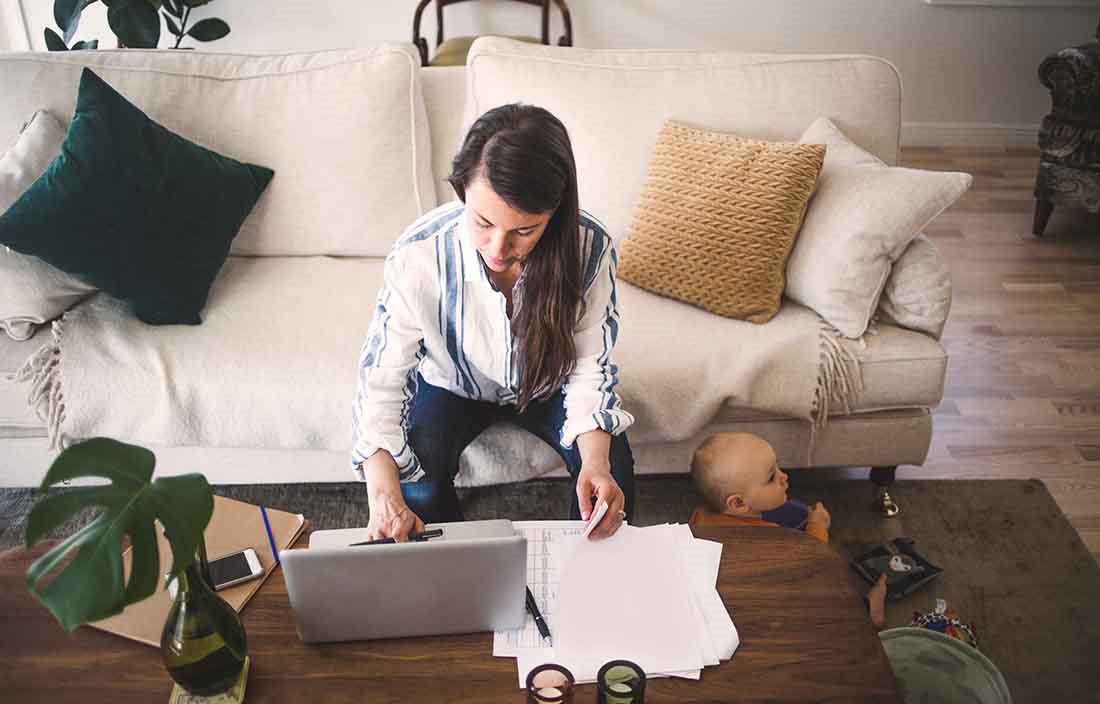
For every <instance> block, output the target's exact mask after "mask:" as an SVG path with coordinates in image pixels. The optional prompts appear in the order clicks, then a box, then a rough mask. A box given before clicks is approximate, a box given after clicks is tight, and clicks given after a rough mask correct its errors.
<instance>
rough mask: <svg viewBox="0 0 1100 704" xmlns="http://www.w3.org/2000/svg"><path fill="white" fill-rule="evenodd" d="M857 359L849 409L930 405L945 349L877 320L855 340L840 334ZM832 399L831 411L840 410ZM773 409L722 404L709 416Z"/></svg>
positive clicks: (940, 382)
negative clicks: (858, 379) (856, 387)
mask: <svg viewBox="0 0 1100 704" xmlns="http://www.w3.org/2000/svg"><path fill="white" fill-rule="evenodd" d="M841 344H842V345H844V346H845V347H847V348H848V349H850V350H851V351H852V352H853V353H854V354H855V356H856V358H857V359H858V360H859V370H860V375H861V376H862V378H863V393H862V394H860V396H859V398H858V399H857V400H856V401H855V403H853V404H852V405H851V409H850V410H851V411H852V413H867V412H872V411H886V410H893V409H900V408H934V407H936V406H937V405H938V404H939V402H940V401H941V400H942V399H943V388H944V380H945V378H946V375H947V351H946V350H944V348H943V346H942V345H940V343H939V342H937V341H936V340H935V339H933V338H932V337H930V336H928V335H925V334H923V333H919V332H914V331H912V330H906V329H904V328H900V327H897V326H896V325H889V324H885V323H880V324H878V325H876V326H874V327H872V328H871V331H870V332H868V334H867V335H865V336H864V337H863V338H862V339H861V340H841ZM838 406H839V405H834V406H833V407H832V414H833V415H835V416H839V415H842V414H844V409H843V408H840V407H838ZM775 418H777V416H776V415H775V414H774V413H763V412H761V411H758V410H755V409H751V408H742V407H738V406H736V405H733V404H729V405H727V406H726V407H725V408H723V409H722V411H721V412H719V414H718V415H717V416H716V417H715V419H714V421H713V422H716V423H719V422H721V423H729V422H736V421H747V420H752V421H758V420H768V419H775Z"/></svg>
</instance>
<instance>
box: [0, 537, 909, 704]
mask: <svg viewBox="0 0 1100 704" xmlns="http://www.w3.org/2000/svg"><path fill="white" fill-rule="evenodd" d="M695 534H696V535H697V536H699V537H701V538H709V539H711V540H720V541H722V542H723V543H724V544H725V549H724V550H723V551H722V566H721V570H720V572H719V584H718V589H719V592H720V593H721V595H722V599H723V600H724V601H725V603H726V606H728V607H729V608H730V611H731V613H732V615H733V621H734V623H735V624H736V625H737V630H738V632H739V633H740V636H741V646H740V647H739V648H738V650H737V652H736V654H735V655H734V656H733V659H732V660H729V661H727V662H724V663H722V664H721V665H718V666H716V667H709V668H706V669H705V670H703V676H702V679H701V680H699V681H690V680H682V679H654V680H651V681H650V682H649V683H648V684H647V686H646V702H649V703H659V702H679V701H684V702H687V701H690V702H734V701H741V700H752V701H758V700H763V699H767V700H769V701H799V702H805V701H822V700H828V701H830V702H833V701H842V700H843V701H860V702H878V701H883V702H885V701H900V698H899V696H898V691H897V687H896V684H895V682H894V676H893V674H892V672H891V671H890V665H889V663H888V662H887V660H886V655H885V653H884V652H883V649H882V645H881V644H880V642H879V639H878V636H877V635H876V634H875V631H874V629H873V628H872V626H871V625H870V622H869V621H868V618H867V613H866V610H865V608H864V606H863V603H862V600H861V599H860V595H859V594H858V593H857V592H856V591H855V590H854V589H853V587H852V585H851V582H850V575H849V574H848V572H849V568H848V566H847V564H846V563H845V561H844V560H842V559H841V558H840V557H839V556H838V555H837V554H836V553H835V552H834V551H833V550H832V549H831V548H830V547H829V546H827V545H824V544H822V543H819V542H818V541H816V540H814V539H813V538H810V537H808V536H806V535H803V534H801V533H796V532H794V531H788V530H778V529H775V528H765V527H756V526H744V527H734V528H696V529H695ZM307 540H308V538H307V537H306V536H303V538H302V539H301V540H300V541H299V543H298V544H299V545H305V544H307V543H306V541H307ZM42 552H44V549H36V550H35V553H34V555H28V554H26V553H24V552H23V551H22V550H18V551H12V552H10V553H8V554H7V555H6V556H4V557H3V558H0V619H2V626H0V700H3V701H11V702H35V701H44V702H45V701H48V702H52V703H55V704H59V703H62V702H81V703H82V704H84V703H87V702H143V703H148V702H166V701H167V700H168V694H169V692H170V691H171V684H172V683H171V680H170V679H169V678H168V674H167V673H166V672H165V670H164V666H163V664H162V663H161V659H160V651H159V650H158V649H155V648H151V647H149V646H146V645H141V644H139V643H135V642H132V641H128V640H125V639H123V638H119V637H117V636H113V635H110V634H108V633H104V632H102V631H98V630H95V629H92V628H80V629H78V630H77V631H76V632H75V633H74V634H72V635H71V636H70V635H66V634H65V633H64V631H62V629H61V627H60V626H59V625H58V624H57V622H56V621H54V620H53V618H52V617H51V616H50V615H49V612H47V611H46V609H45V607H43V606H41V605H40V604H39V603H38V602H37V601H35V600H34V599H33V597H31V596H30V594H29V593H28V592H27V589H26V585H25V582H24V578H23V575H24V572H25V571H26V567H27V565H28V564H29V563H30V561H31V558H32V557H33V556H37V555H39V554H41V553H42ZM243 616H244V624H245V629H246V630H247V632H248V647H249V653H250V654H251V656H252V671H251V674H250V677H249V683H248V692H247V696H246V701H247V702H250V703H252V704H259V702H306V701H317V702H356V703H357V704H360V703H362V702H370V703H371V704H380V703H382V702H435V701H440V702H470V703H475V702H476V703H477V704H485V703H486V702H513V703H514V702H523V701H524V695H523V692H522V691H521V690H520V689H519V688H518V687H517V682H516V662H515V660H513V659H511V658H495V657H493V656H492V650H493V643H492V640H493V639H492V634H491V633H477V634H470V635H460V636H437V637H430V638H403V639H393V640H379V641H363V642H357V643H332V644H327V645H305V644H303V643H302V642H301V641H300V640H299V639H298V636H297V635H296V634H295V631H294V617H293V614H292V613H291V611H290V604H289V601H288V600H287V594H286V584H285V583H284V581H283V575H282V571H281V570H277V571H276V572H275V574H273V575H272V576H271V578H270V579H268V581H267V583H266V584H264V586H263V588H262V589H260V591H259V592H258V593H257V594H256V596H255V597H254V598H253V599H252V601H250V602H249V603H248V605H247V606H246V607H245V609H244V611H243ZM595 698H596V693H595V686H594V685H581V686H579V687H578V688H577V690H576V697H575V701H576V702H577V704H581V703H582V702H583V703H587V702H594V701H595Z"/></svg>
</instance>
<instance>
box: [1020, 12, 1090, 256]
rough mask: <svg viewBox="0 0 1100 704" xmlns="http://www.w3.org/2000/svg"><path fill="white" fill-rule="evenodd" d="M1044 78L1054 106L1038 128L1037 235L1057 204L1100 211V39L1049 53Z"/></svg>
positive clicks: (1042, 70)
mask: <svg viewBox="0 0 1100 704" xmlns="http://www.w3.org/2000/svg"><path fill="white" fill-rule="evenodd" d="M1096 36H1097V39H1100V25H1097V27H1096ZM1039 80H1040V81H1042V83H1043V85H1044V86H1046V87H1047V88H1048V89H1050V95H1051V101H1052V103H1053V108H1052V109H1051V111H1050V114H1049V115H1047V116H1046V117H1044V118H1043V124H1042V126H1041V127H1040V128H1039V150H1040V155H1039V174H1038V176H1036V178H1035V223H1034V228H1033V231H1034V233H1035V236H1036V237H1042V236H1043V230H1045V229H1046V225H1047V220H1049V219H1050V214H1051V213H1052V212H1053V211H1054V206H1055V205H1059V206H1062V205H1068V206H1073V207H1078V208H1085V209H1086V210H1088V211H1089V212H1091V213H1100V41H1092V42H1089V43H1088V44H1082V45H1081V46H1076V47H1071V48H1069V49H1062V50H1061V51H1059V52H1058V53H1056V54H1053V55H1052V56H1049V57H1047V58H1046V59H1045V60H1044V61H1043V63H1041V64H1040V65H1039Z"/></svg>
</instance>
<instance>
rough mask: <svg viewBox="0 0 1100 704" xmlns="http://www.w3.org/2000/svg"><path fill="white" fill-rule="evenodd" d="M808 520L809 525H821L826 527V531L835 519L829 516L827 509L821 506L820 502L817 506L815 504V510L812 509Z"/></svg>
mask: <svg viewBox="0 0 1100 704" xmlns="http://www.w3.org/2000/svg"><path fill="white" fill-rule="evenodd" d="M806 520H807V521H808V522H809V523H820V524H821V525H823V526H825V528H826V529H828V527H829V526H830V525H831V524H832V520H833V519H832V517H831V516H830V515H829V512H828V511H826V510H825V507H824V506H823V505H822V504H821V502H820V501H818V502H817V503H816V504H814V506H813V508H811V509H810V515H809V517H808V518H807V519H806Z"/></svg>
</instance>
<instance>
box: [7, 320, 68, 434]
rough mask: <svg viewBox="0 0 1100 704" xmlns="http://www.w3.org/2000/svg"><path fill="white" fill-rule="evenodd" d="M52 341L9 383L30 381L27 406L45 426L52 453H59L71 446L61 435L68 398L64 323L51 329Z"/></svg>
mask: <svg viewBox="0 0 1100 704" xmlns="http://www.w3.org/2000/svg"><path fill="white" fill-rule="evenodd" d="M50 332H51V334H52V339H51V341H50V342H47V343H46V344H45V345H43V346H42V347H40V348H39V349H38V351H36V352H35V353H33V354H32V355H31V356H30V357H29V358H27V361H26V362H24V363H23V366H22V367H20V368H19V370H18V371H16V372H15V373H14V374H12V375H10V376H9V377H8V379H9V380H10V381H15V382H25V381H29V382H30V384H31V389H30V393H29V394H28V395H27V404H28V405H30V407H31V408H33V409H34V411H35V413H36V414H38V417H39V418H41V419H42V421H43V422H45V423H46V429H47V431H48V433H49V439H50V449H51V450H60V449H62V448H63V447H64V446H65V445H67V444H68V443H67V442H66V441H65V438H64V436H63V435H62V433H61V425H62V423H64V421H65V398H64V396H63V395H62V394H61V332H62V327H61V321H60V320H55V321H54V322H53V324H52V325H51V326H50Z"/></svg>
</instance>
